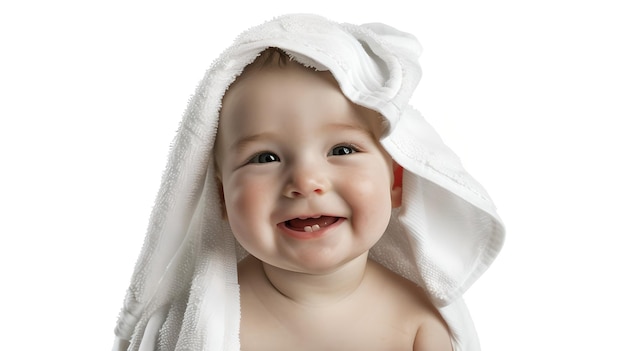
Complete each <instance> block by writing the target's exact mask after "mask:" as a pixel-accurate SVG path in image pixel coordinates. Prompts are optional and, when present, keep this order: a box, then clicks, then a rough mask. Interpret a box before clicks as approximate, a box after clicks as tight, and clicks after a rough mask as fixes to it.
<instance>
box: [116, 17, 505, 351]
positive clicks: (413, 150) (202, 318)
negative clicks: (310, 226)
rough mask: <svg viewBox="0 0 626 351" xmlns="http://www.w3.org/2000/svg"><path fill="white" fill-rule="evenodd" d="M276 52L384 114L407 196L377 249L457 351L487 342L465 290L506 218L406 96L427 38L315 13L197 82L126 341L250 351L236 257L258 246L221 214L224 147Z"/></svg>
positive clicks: (262, 37)
mask: <svg viewBox="0 0 626 351" xmlns="http://www.w3.org/2000/svg"><path fill="white" fill-rule="evenodd" d="M268 47H279V48H281V49H283V50H284V51H286V52H287V53H288V54H289V55H290V56H292V57H293V59H295V60H297V61H298V62H300V63H302V64H303V65H306V66H310V67H314V68H316V69H318V70H328V71H330V72H331V73H332V74H333V76H334V77H335V79H336V80H337V82H338V84H339V86H340V88H341V90H342V92H343V93H344V95H345V96H346V97H347V98H348V99H350V100H352V101H353V102H355V103H356V104H359V105H362V106H365V107H368V108H370V109H373V110H376V111H378V112H380V113H381V114H382V115H383V116H384V117H385V119H386V123H387V125H386V131H385V133H384V135H383V137H382V139H381V143H382V145H383V146H384V148H385V149H386V150H387V152H388V153H389V154H390V155H391V156H392V157H393V159H394V160H395V161H396V162H398V163H399V164H400V165H401V166H402V167H403V168H404V175H403V201H402V206H401V207H400V208H399V209H398V210H395V211H394V213H393V215H392V219H391V223H390V224H389V227H388V229H387V231H386V232H385V234H384V235H383V237H382V239H381V240H380V241H379V242H378V243H377V244H376V245H375V246H374V247H373V248H372V250H371V251H370V257H371V258H372V259H374V260H376V261H378V262H379V263H381V264H382V265H384V266H386V267H388V268H389V269H391V270H393V271H394V272H396V273H397V274H399V275H401V276H403V277H405V278H407V279H410V280H412V281H413V282H415V283H416V284H418V285H420V286H421V287H423V288H424V289H425V291H426V292H427V293H428V295H429V297H430V299H431V301H432V302H433V304H434V305H435V306H436V307H437V308H438V309H439V311H440V313H441V314H442V316H443V318H444V319H445V321H446V322H447V324H448V326H449V327H450V331H451V333H452V337H453V344H454V348H455V350H464V351H465V350H469V351H475V350H479V345H478V339H477V337H476V334H475V331H474V327H473V325H472V322H471V318H470V316H469V313H468V312H467V310H466V308H465V305H464V303H463V300H462V294H463V293H464V292H465V291H466V290H467V289H468V288H469V286H471V284H473V283H474V281H475V280H476V279H478V278H479V277H480V275H481V274H482V273H483V272H484V271H485V270H486V269H487V268H488V267H489V265H490V264H491V263H492V261H493V260H494V259H495V257H496V256H497V254H498V252H499V250H500V248H501V246H502V243H503V239H504V227H503V224H502V222H501V220H500V219H499V217H498V215H497V213H496V210H495V207H494V205H493V203H492V201H491V200H490V198H489V196H488V195H487V193H486V192H485V190H484V189H483V188H482V187H481V186H480V184H479V183H478V182H476V181H475V180H474V179H473V178H472V177H471V176H470V175H469V174H468V173H467V172H466V171H465V170H464V168H463V166H462V164H461V162H460V161H459V159H458V158H457V157H456V155H455V154H454V153H453V152H452V151H451V150H450V149H449V148H448V147H447V146H446V145H445V144H444V143H443V142H442V140H441V138H440V137H439V136H438V135H437V133H436V132H435V131H434V130H433V128H432V127H431V126H430V125H429V124H428V123H427V122H426V121H425V120H424V118H423V117H422V116H421V115H420V113H419V112H418V111H417V110H415V109H414V108H413V107H411V106H409V104H408V101H409V99H410V97H411V96H412V94H413V91H414V89H415V87H416V85H417V84H418V82H419V79H420V77H421V71H420V66H419V64H418V62H417V59H418V57H419V55H420V54H421V46H420V44H419V43H418V41H417V40H416V39H415V37H413V36H412V35H410V34H407V33H404V32H400V31H398V30H396V29H394V28H392V27H389V26H386V25H383V24H365V25H352V24H339V23H335V22H332V21H329V20H327V19H325V18H322V17H319V16H314V15H286V16H282V17H278V18H276V19H274V20H272V21H268V22H266V23H264V24H261V25H259V26H257V27H253V28H251V29H249V30H247V31H246V32H244V33H243V34H241V35H240V36H239V37H238V38H237V39H236V40H235V42H234V43H233V44H232V46H231V47H229V48H228V49H227V50H226V51H224V53H223V54H222V55H221V56H220V57H219V58H218V59H217V60H216V61H215V62H214V63H213V64H212V66H211V68H210V69H209V70H208V71H207V73H206V75H205V77H204V79H203V80H202V81H201V83H200V84H199V86H198V88H197V90H196V93H195V95H194V97H193V98H192V100H191V101H190V103H189V106H188V108H187V111H186V113H185V115H184V117H183V121H182V124H181V126H180V129H179V131H178V133H177V135H176V138H175V140H174V143H173V148H172V150H171V153H170V156H169V159H168V164H167V167H166V170H165V173H164V174H163V178H162V182H161V188H160V190H159V193H158V196H157V199H156V201H155V206H154V209H153V211H152V215H151V217H150V221H149V227H148V232H147V235H146V239H145V242H144V245H143V248H142V250H141V254H140V256H139V260H138V261H137V264H136V267H135V271H134V273H133V276H132V280H131V284H130V287H129V289H128V292H127V296H126V299H125V301H124V307H123V309H122V312H121V314H120V317H119V321H118V324H117V327H116V329H115V333H116V336H117V340H116V345H115V346H114V350H123V349H126V347H127V344H128V349H129V350H155V349H163V350H239V316H240V306H239V286H238V283H237V262H238V260H240V259H241V258H243V257H244V256H245V255H246V252H245V250H243V249H242V248H241V247H240V246H239V245H238V243H237V242H236V241H235V239H234V237H233V235H232V233H231V231H230V228H229V226H228V223H227V222H226V221H224V220H223V219H222V216H221V208H220V198H219V194H218V192H217V189H216V187H215V185H214V184H213V181H214V174H213V167H212V164H213V160H212V148H213V143H214V139H215V133H216V130H217V125H218V116H219V109H220V106H221V100H222V97H223V96H224V93H225V91H226V89H227V88H228V86H229V85H230V84H231V83H232V82H233V81H234V79H235V78H236V77H237V76H238V75H239V74H240V73H241V72H242V70H243V69H244V67H245V66H246V65H248V64H249V63H250V62H252V61H253V60H254V59H255V58H256V56H257V55H258V54H259V53H260V52H261V51H263V50H264V49H266V48H268ZM125 341H128V342H129V343H126V342H125Z"/></svg>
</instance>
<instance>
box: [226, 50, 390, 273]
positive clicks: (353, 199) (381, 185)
mask: <svg viewBox="0 0 626 351" xmlns="http://www.w3.org/2000/svg"><path fill="white" fill-rule="evenodd" d="M382 121H383V119H382V117H381V116H380V115H379V114H378V113H377V112H375V111H373V110H370V109H367V108H365V107H362V106H359V105H356V104H354V103H352V102H351V101H349V100H348V99H347V98H346V97H345V96H344V95H343V94H342V92H341V90H340V88H339V86H338V84H337V82H336V81H335V79H334V78H333V76H332V74H331V73H329V72H327V71H325V72H321V71H315V70H314V69H312V68H307V67H304V66H303V65H301V64H299V63H297V62H295V61H292V60H290V58H289V56H287V55H286V54H285V53H284V52H282V51H280V50H278V49H272V48H270V49H267V50H265V51H264V52H263V53H262V54H261V55H260V56H259V57H258V58H257V59H256V60H255V61H254V62H253V63H252V64H250V65H249V66H247V67H246V69H245V70H244V71H243V73H242V74H241V75H240V76H239V77H238V78H237V80H236V81H235V82H234V83H233V84H232V85H231V86H230V88H229V89H228V91H227V93H226V94H225V96H224V98H223V101H222V109H221V112H220V122H219V128H218V135H217V139H216V142H215V149H214V150H215V163H216V174H217V178H218V181H219V183H220V185H221V186H220V188H221V190H222V194H223V199H224V208H225V214H226V216H227V218H228V221H229V223H230V226H231V228H232V231H233V233H234V234H235V237H236V238H237V240H238V241H239V243H240V244H241V245H242V246H243V247H244V248H245V249H246V250H247V251H248V252H249V253H251V254H252V255H254V256H255V257H257V258H258V259H260V260H261V261H264V262H266V263H268V264H271V265H273V266H277V267H281V268H285V269H289V270H294V271H301V272H324V271H328V270H332V269H333V268H335V267H338V266H339V265H341V264H343V263H345V262H347V261H350V260H352V259H354V258H356V257H358V256H360V255H363V254H367V251H368V250H369V249H370V248H371V247H372V246H373V245H374V244H375V243H376V242H377V241H378V239H379V238H380V237H381V236H382V234H383V233H384V231H385V229H386V227H387V225H388V223H389V219H390V216H391V209H392V208H393V207H395V206H399V204H400V200H401V198H400V197H401V187H400V186H399V183H400V181H399V179H396V181H395V183H396V184H395V185H394V162H393V161H392V160H391V157H390V156H389V155H388V154H387V153H386V152H385V150H384V149H383V147H382V146H381V145H380V143H379V141H378V139H379V137H380V136H381V134H382V133H383V124H382Z"/></svg>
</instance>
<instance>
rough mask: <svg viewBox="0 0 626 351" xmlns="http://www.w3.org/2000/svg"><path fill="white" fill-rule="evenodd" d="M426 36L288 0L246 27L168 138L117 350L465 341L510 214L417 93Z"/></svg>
mask: <svg viewBox="0 0 626 351" xmlns="http://www.w3.org/2000/svg"><path fill="white" fill-rule="evenodd" d="M420 51H421V48H420V47H419V44H418V43H417V41H416V39H415V38H414V37H413V36H411V35H409V34H407V33H403V32H400V31H397V30H395V29H394V28H392V27H389V26H385V25H382V24H367V25H362V26H354V25H349V24H337V23H334V22H331V21H328V20H326V19H324V18H321V17H318V16H313V15H288V16H283V17H279V18H277V19H274V20H273V21H269V22H267V23H264V24H262V25H260V26H257V27H254V28H252V29H250V30H248V31H246V32H245V33H243V34H242V35H241V36H240V37H239V38H238V39H237V40H236V41H235V43H234V44H233V46H231V47H230V48H229V49H228V50H226V51H225V52H224V53H223V54H222V55H221V56H220V58H219V59H218V60H217V61H216V62H215V63H214V65H213V66H212V68H211V69H210V70H209V71H208V72H207V75H206V76H205V78H204V80H203V81H202V82H201V84H200V86H199V88H198V90H197V92H196V94H195V96H194V98H193V99H192V100H191V102H190V104H189V108H188V110H187V113H186V115H185V117H184V120H183V123H182V125H181V128H180V130H179V133H178V135H177V137H176V140H175V142H174V146H173V149H172V152H171V155H170V159H169V163H168V166H167V169H166V172H165V174H164V177H163V182H162V186H161V190H160V192H159V196H158V197H157V201H156V205H155V208H154V210H153V214H152V217H151V219H150V226H149V228H148V235H147V237H146V241H145V244H144V247H143V249H142V253H141V256H140V258H139V261H138V263H137V266H136V268H135V272H134V274H133V279H132V281H131V286H130V288H129V290H128V294H127V297H126V300H125V304H124V308H123V310H122V313H121V314H120V318H119V321H118V325H117V328H116V335H117V338H116V343H115V345H114V350H233V351H234V350H426V351H431V350H436V351H440V350H441V351H445V350H455V351H460V350H463V351H466V350H471V351H477V350H479V344H478V340H477V337H476V335H475V332H474V328H473V325H472V322H471V318H470V317H469V314H468V313H467V310H466V309H465V305H464V303H463V300H462V294H463V292H464V291H465V290H467V288H468V287H469V286H471V284H472V283H473V282H474V281H475V280H476V279H478V277H479V276H480V275H481V274H482V273H483V272H484V271H485V270H486V269H487V267H488V266H489V265H490V264H491V262H492V261H493V259H494V258H495V257H496V255H497V253H498V252H499V250H500V248H501V245H502V241H503V236H504V228H503V226H502V223H501V221H500V219H499V218H498V216H497V213H496V211H495V208H494V206H493V204H492V202H491V200H490V199H489V197H488V196H487V194H486V192H485V191H484V190H483V189H482V187H480V185H479V184H478V183H477V182H475V181H474V180H473V178H471V177H470V176H469V175H468V174H467V173H466V172H465V170H464V169H463V167H462V166H461V164H460V162H459V161H458V159H457V158H456V156H455V155H454V153H452V151H451V150H449V149H448V148H447V147H446V146H445V145H444V144H443V143H442V141H441V139H440V138H439V137H438V136H437V134H436V133H435V132H434V130H432V128H431V127H430V126H429V125H428V124H427V123H426V122H425V121H424V119H423V118H422V117H421V115H419V113H418V112H417V111H415V110H414V109H413V108H411V107H410V106H409V105H408V99H409V98H410V97H411V94H412V92H413V90H414V88H415V86H416V84H417V82H418V80H419V76H420V70H419V65H418V64H417V57H418V56H419V54H420Z"/></svg>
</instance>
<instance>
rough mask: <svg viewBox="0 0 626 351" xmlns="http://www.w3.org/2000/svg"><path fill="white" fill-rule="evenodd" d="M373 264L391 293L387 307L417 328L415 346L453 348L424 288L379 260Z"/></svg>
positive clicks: (423, 350)
mask: <svg viewBox="0 0 626 351" xmlns="http://www.w3.org/2000/svg"><path fill="white" fill-rule="evenodd" d="M372 268H374V270H375V271H376V272H377V275H379V278H378V279H381V280H382V282H383V283H384V284H383V285H384V286H385V294H389V295H390V296H389V297H390V299H386V301H390V302H389V304H390V305H389V306H387V308H390V309H391V310H396V311H398V312H399V315H398V316H397V317H400V318H402V319H403V320H405V321H407V323H409V325H408V327H409V328H410V329H411V330H413V335H415V341H414V343H413V350H419V351H431V350H436V351H452V342H451V339H450V333H449V331H448V327H447V325H446V323H445V321H444V320H443V318H442V317H441V315H440V314H439V312H438V310H437V309H436V308H435V307H434V306H433V305H432V303H431V302H430V300H429V299H428V297H427V295H426V293H425V292H424V290H423V289H422V288H420V287H419V286H417V285H415V284H414V283H413V282H411V281H409V280H407V279H405V278H402V277H400V276H398V275H397V274H395V273H393V272H391V271H389V270H388V269H386V268H384V267H382V266H381V265H380V264H378V263H376V262H372Z"/></svg>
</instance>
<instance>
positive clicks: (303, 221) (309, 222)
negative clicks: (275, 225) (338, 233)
mask: <svg viewBox="0 0 626 351" xmlns="http://www.w3.org/2000/svg"><path fill="white" fill-rule="evenodd" d="M338 220H339V217H331V216H319V217H315V218H312V217H311V218H294V219H290V220H288V221H285V227H287V228H289V229H291V230H295V231H298V232H307V233H311V232H316V231H318V230H320V229H321V228H324V227H328V226H329V225H331V224H333V223H335V222H337V221H338Z"/></svg>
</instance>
